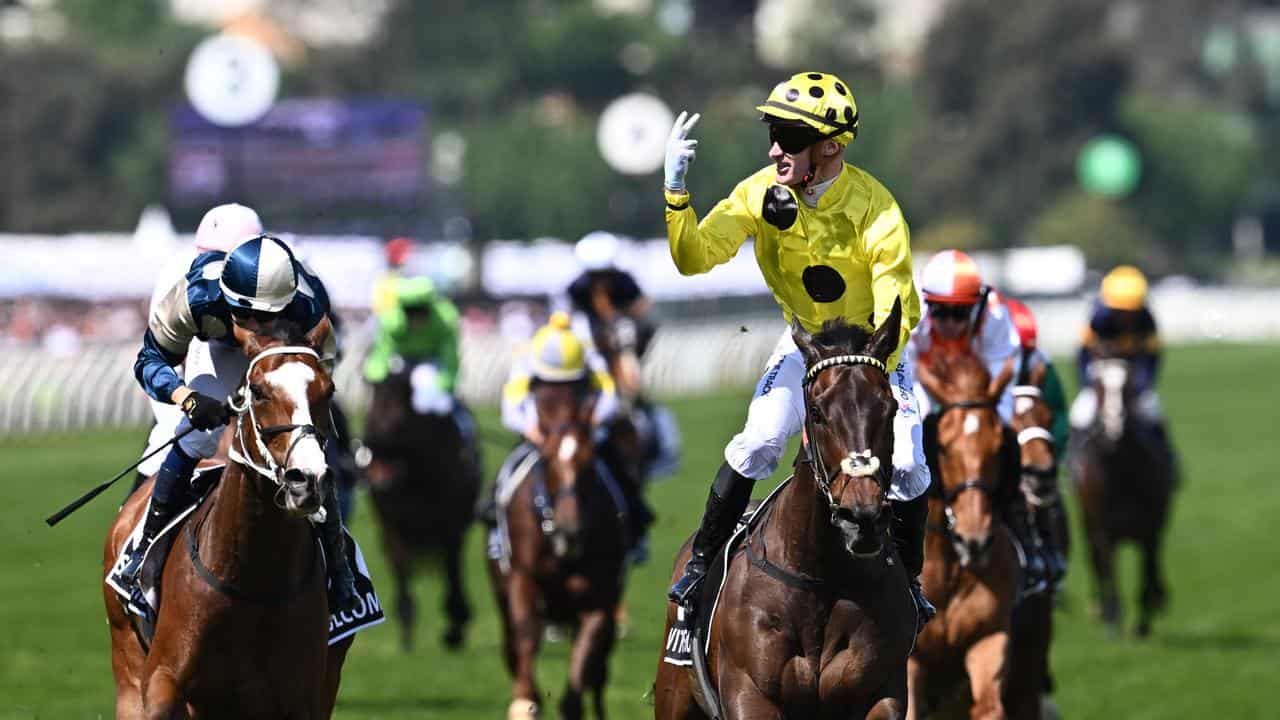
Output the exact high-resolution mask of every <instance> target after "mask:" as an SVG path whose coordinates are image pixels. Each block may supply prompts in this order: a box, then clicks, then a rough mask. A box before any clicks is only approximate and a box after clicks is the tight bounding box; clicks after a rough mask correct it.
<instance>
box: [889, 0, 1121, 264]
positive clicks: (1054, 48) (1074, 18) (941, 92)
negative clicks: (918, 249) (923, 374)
mask: <svg viewBox="0 0 1280 720" xmlns="http://www.w3.org/2000/svg"><path fill="white" fill-rule="evenodd" d="M1107 5H1108V3H1107V2H1105V1H1104V0H1072V1H1071V2H1065V1H1054V2H1040V3H1025V2H1019V0H957V1H956V2H955V3H954V4H952V5H951V6H949V7H948V9H947V11H946V13H945V14H944V16H943V19H942V21H941V22H940V24H939V25H938V27H937V28H935V29H934V31H933V32H932V33H931V34H930V36H929V38H928V40H927V42H926V50H925V55H924V61H923V69H922V74H921V84H922V86H923V90H924V95H925V101H926V103H927V108H928V110H927V114H928V117H929V118H930V119H929V121H928V122H926V123H924V124H923V125H922V127H921V132H920V134H919V135H918V137H917V142H916V149H917V152H916V153H915V156H914V167H915V169H916V172H917V176H916V177H917V181H918V191H919V194H920V196H921V199H922V200H923V203H922V204H923V206H924V207H925V208H927V211H928V212H929V213H931V214H934V213H936V214H938V215H951V214H965V213H974V214H977V215H979V216H980V217H983V218H985V219H986V220H987V221H988V222H989V224H990V226H991V228H992V230H993V231H994V232H995V233H996V236H997V238H999V239H1000V240H1001V241H1002V243H1003V244H1007V243H1009V242H1010V241H1012V240H1013V239H1014V238H1016V237H1017V235H1018V232H1019V230H1020V229H1021V228H1022V227H1023V226H1025V225H1026V223H1027V222H1028V221H1029V220H1030V219H1031V218H1033V217H1035V216H1036V214H1037V213H1038V212H1039V211H1040V210H1041V209H1042V208H1043V207H1044V206H1045V205H1046V204H1047V203H1048V202H1049V201H1050V199H1051V198H1052V197H1053V196H1054V195H1055V194H1056V193H1057V192H1058V191H1059V189H1060V188H1062V187H1065V186H1068V185H1070V184H1072V183H1074V167H1075V159H1076V154H1077V152H1078V151H1079V149H1080V147H1081V145H1082V144H1083V143H1084V142H1085V141H1086V140H1087V139H1088V138H1089V137H1091V136H1092V135H1093V134H1095V133H1096V132H1098V131H1099V130H1102V129H1107V128H1109V127H1111V126H1113V125H1114V117H1115V111H1116V105H1117V101H1118V99H1119V97H1120V94H1121V93H1122V91H1123V90H1124V87H1125V83H1126V78H1127V75H1128V62H1127V60H1126V58H1125V57H1124V55H1123V54H1122V53H1121V52H1120V51H1119V50H1118V49H1117V48H1115V47H1113V46H1112V44H1111V43H1110V41H1109V40H1108V35H1107V33H1106V32H1105V27H1104V22H1105V18H1106V16H1107V13H1106V10H1107ZM931 216H933V215H931Z"/></svg>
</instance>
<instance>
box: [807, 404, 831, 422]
mask: <svg viewBox="0 0 1280 720" xmlns="http://www.w3.org/2000/svg"><path fill="white" fill-rule="evenodd" d="M809 416H810V417H812V418H813V424H814V425H825V424H827V418H826V416H825V415H823V414H822V410H820V409H818V408H817V407H813V408H811V409H810V410H809Z"/></svg>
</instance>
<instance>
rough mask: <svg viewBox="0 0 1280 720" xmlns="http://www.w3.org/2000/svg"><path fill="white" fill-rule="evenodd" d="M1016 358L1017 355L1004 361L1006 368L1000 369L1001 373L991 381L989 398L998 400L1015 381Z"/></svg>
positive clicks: (988, 390)
mask: <svg viewBox="0 0 1280 720" xmlns="http://www.w3.org/2000/svg"><path fill="white" fill-rule="evenodd" d="M1016 357H1017V356H1016V355H1010V356H1009V357H1008V358H1007V359H1006V360H1005V361H1004V367H1002V368H1000V372H999V373H998V374H997V375H996V376H995V377H994V378H992V379H991V384H990V385H988V386H987V397H988V398H990V399H992V400H997V399H999V397H1000V395H1001V394H1002V393H1004V389H1005V386H1007V385H1008V384H1009V381H1010V380H1012V379H1013V361H1014V359H1015V358H1016Z"/></svg>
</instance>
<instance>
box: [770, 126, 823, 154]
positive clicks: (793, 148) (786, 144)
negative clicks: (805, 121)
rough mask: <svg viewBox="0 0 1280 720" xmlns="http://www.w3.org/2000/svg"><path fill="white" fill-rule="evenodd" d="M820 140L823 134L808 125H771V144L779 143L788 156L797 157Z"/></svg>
mask: <svg viewBox="0 0 1280 720" xmlns="http://www.w3.org/2000/svg"><path fill="white" fill-rule="evenodd" d="M819 140H822V133H820V132H818V131H817V130H814V129H813V128H811V127H808V126H806V125H778V124H771V125H769V144H770V145H772V144H773V143H777V144H778V147H780V148H782V152H784V153H786V154H788V155H795V154H796V153H798V152H800V151H802V150H804V149H805V148H807V147H809V146H810V145H812V144H814V143H816V142H818V141H819Z"/></svg>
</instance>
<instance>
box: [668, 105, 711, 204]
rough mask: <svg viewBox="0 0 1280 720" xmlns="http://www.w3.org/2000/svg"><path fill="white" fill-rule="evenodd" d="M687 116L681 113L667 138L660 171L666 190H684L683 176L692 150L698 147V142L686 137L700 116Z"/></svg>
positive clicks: (692, 154)
mask: <svg viewBox="0 0 1280 720" xmlns="http://www.w3.org/2000/svg"><path fill="white" fill-rule="evenodd" d="M688 115H689V113H687V112H683V111H682V112H681V113H680V117H678V118H676V124H675V125H672V126H671V134H670V135H668V136H667V157H666V161H665V162H664V163H663V166H662V169H663V172H664V175H665V177H664V183H665V184H666V186H667V189H668V190H684V176H685V173H687V172H689V163H691V162H693V158H694V155H695V152H694V150H695V148H697V147H698V141H697V140H690V139H689V138H688V137H687V136H688V134H689V131H690V130H692V129H693V126H694V125H696V124H698V118H700V117H702V115H700V114H698V113H694V114H693V117H688Z"/></svg>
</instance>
